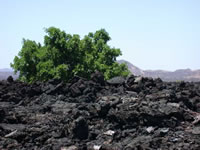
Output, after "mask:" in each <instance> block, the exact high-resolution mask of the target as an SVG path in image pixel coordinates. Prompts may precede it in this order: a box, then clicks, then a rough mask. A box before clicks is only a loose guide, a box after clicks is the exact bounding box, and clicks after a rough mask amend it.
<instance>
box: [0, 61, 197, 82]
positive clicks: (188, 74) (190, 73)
mask: <svg viewBox="0 0 200 150" xmlns="http://www.w3.org/2000/svg"><path fill="white" fill-rule="evenodd" d="M118 62H119V63H126V64H127V66H128V68H129V70H130V71H131V73H133V74H134V75H137V76H144V77H152V78H161V79H162V80H163V81H194V82H199V81H200V70H191V69H178V70H176V71H165V70H142V69H140V68H139V67H136V66H134V65H133V64H131V63H130V62H128V61H126V60H119V61H118ZM8 76H13V78H14V79H17V78H18V74H17V75H15V74H14V72H13V70H12V69H9V68H4V69H0V80H6V79H7V78H8Z"/></svg>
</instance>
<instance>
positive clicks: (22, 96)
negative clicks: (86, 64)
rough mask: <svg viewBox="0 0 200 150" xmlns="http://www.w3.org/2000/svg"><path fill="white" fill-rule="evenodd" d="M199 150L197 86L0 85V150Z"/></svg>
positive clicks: (135, 80)
mask: <svg viewBox="0 0 200 150" xmlns="http://www.w3.org/2000/svg"><path fill="white" fill-rule="evenodd" d="M13 149H16V150H168V149H169V150H200V83H197V82H196V83H192V82H191V83H190V82H163V81H162V80H160V79H159V78H158V79H151V78H144V77H137V76H133V75H131V76H129V77H127V78H123V77H115V78H113V79H111V80H108V81H105V80H104V78H103V76H102V74H101V73H98V72H96V73H95V74H93V75H92V76H91V80H86V79H84V78H81V77H77V76H76V77H74V78H73V79H72V80H70V81H69V82H68V83H65V82H61V81H59V80H50V81H48V82H46V83H40V82H36V83H34V84H26V83H23V82H20V81H13V79H12V77H9V78H8V79H7V80H5V81H0V150H13Z"/></svg>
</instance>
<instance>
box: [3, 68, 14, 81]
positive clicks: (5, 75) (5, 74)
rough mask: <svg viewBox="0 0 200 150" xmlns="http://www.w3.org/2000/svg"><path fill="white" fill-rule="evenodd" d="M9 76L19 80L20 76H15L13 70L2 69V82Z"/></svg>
mask: <svg viewBox="0 0 200 150" xmlns="http://www.w3.org/2000/svg"><path fill="white" fill-rule="evenodd" d="M9 76H12V77H13V78H14V79H17V78H18V75H15V74H14V72H13V70H12V69H9V68H4V69H0V80H6V79H7V78H8V77H9Z"/></svg>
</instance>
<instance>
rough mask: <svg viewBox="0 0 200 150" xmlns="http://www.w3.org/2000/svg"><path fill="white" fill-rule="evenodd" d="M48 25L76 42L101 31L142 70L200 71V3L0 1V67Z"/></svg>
mask: <svg viewBox="0 0 200 150" xmlns="http://www.w3.org/2000/svg"><path fill="white" fill-rule="evenodd" d="M50 26H55V27H59V28H61V29H62V30H65V31H66V32H68V33H72V34H80V35H81V37H83V36H84V35H85V34H87V33H88V32H94V31H96V30H98V29H100V28H105V29H106V30H107V31H108V32H109V34H110V36H111V38H112V41H111V42H110V43H109V44H110V45H111V46H114V47H116V48H120V49H121V51H122V53H123V55H122V57H120V59H125V60H128V61H130V62H131V63H133V64H134V65H136V66H138V67H140V68H142V69H165V70H175V69H179V68H191V69H200V59H199V58H200V0H137V1H136V0H98V1H97V0H73V1H72V0H70V1H69V0H18V1H17V0H16V1H14V0H0V68H7V67H9V64H10V62H11V61H12V60H13V58H14V56H15V55H17V54H18V52H19V50H20V49H21V46H22V44H21V42H22V38H28V39H31V40H35V41H37V42H41V43H43V36H44V35H45V32H44V27H50Z"/></svg>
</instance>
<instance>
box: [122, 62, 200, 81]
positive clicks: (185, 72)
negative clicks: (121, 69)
mask: <svg viewBox="0 0 200 150" xmlns="http://www.w3.org/2000/svg"><path fill="white" fill-rule="evenodd" d="M118 62H119V63H126V64H127V66H128V68H129V70H130V71H131V73H133V74H134V75H140V76H144V77H152V78H161V79H162V80H163V81H180V80H181V81H194V82H197V81H200V70H191V69H178V70H176V71H165V70H142V69H140V68H138V67H136V66H134V65H133V64H131V63H130V62H128V61H126V60H119V61H118Z"/></svg>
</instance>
